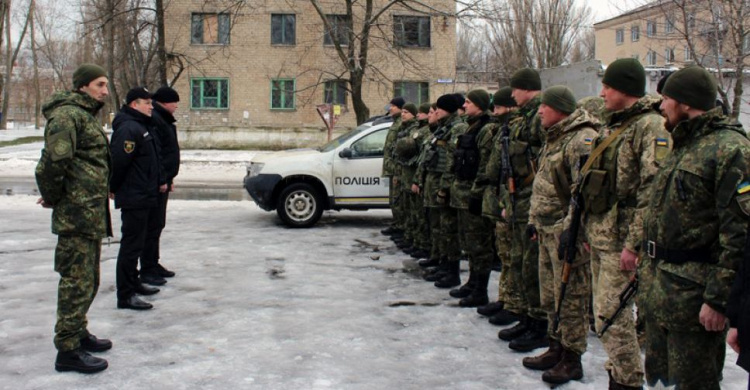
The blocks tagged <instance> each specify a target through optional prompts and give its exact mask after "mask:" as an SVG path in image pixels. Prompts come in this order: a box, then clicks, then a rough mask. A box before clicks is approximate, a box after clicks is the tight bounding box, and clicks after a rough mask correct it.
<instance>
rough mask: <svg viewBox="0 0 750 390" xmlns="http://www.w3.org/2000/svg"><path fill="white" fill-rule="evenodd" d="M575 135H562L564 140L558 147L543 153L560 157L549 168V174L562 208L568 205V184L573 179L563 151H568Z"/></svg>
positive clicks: (547, 145)
mask: <svg viewBox="0 0 750 390" xmlns="http://www.w3.org/2000/svg"><path fill="white" fill-rule="evenodd" d="M576 134H577V132H571V133H568V134H564V135H563V137H566V138H565V139H564V140H563V142H560V143H558V145H557V146H555V149H551V150H550V151H549V152H545V155H557V154H560V155H561V157H560V161H558V163H557V164H555V166H554V167H551V169H552V171H551V172H550V173H551V177H552V185H553V186H554V187H555V192H556V193H557V197H558V199H560V203H561V204H562V205H564V206H565V205H568V204H570V183H571V182H572V181H573V177H572V176H571V174H570V172H571V167H568V166H567V164H566V160H565V151H566V150H567V149H568V144H569V143H570V141H572V140H573V138H574V137H575V136H576ZM549 145H550V144H549V143H547V144H546V147H549Z"/></svg>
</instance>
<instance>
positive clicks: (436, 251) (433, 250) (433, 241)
mask: <svg viewBox="0 0 750 390" xmlns="http://www.w3.org/2000/svg"><path fill="white" fill-rule="evenodd" d="M427 210H428V211H427V217H428V221H427V222H428V223H429V225H430V226H429V228H430V246H429V249H430V258H432V259H439V258H440V257H441V256H442V255H443V253H441V252H440V239H439V238H440V218H441V215H442V213H443V209H442V208H441V207H427Z"/></svg>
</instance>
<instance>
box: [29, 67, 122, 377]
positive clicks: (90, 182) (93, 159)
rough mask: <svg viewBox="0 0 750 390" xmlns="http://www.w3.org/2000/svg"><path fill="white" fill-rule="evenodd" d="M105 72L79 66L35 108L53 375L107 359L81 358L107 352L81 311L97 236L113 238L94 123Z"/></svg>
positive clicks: (104, 146) (92, 367)
mask: <svg viewBox="0 0 750 390" xmlns="http://www.w3.org/2000/svg"><path fill="white" fill-rule="evenodd" d="M107 85H108V80H107V76H106V72H105V70H104V69H102V68H101V67H99V66H97V65H93V64H84V65H81V66H80V67H79V68H78V69H76V71H75V72H74V73H73V86H74V90H73V91H64V92H57V93H55V94H54V95H52V97H51V98H50V100H49V101H48V102H47V103H45V104H44V106H43V107H42V113H43V114H44V117H45V118H47V125H46V127H45V130H44V149H42V156H41V158H40V159H39V163H38V164H37V166H36V182H37V186H38V187H39V192H40V194H41V195H42V197H41V198H40V199H39V202H38V203H40V204H41V205H42V206H44V207H47V208H52V233H54V234H57V247H56V249H55V271H57V272H58V273H59V274H60V283H59V286H58V293H57V323H56V324H55V340H54V341H55V347H56V348H57V350H58V353H57V359H56V361H55V369H56V370H58V371H78V372H83V373H94V372H98V371H102V370H104V369H106V368H107V361H106V360H104V359H101V358H97V357H94V356H91V355H90V354H89V353H88V352H102V351H105V350H107V349H110V348H112V343H111V342H110V341H109V340H106V339H97V338H96V337H95V336H94V335H92V334H90V333H89V331H88V329H87V325H88V321H87V319H86V313H87V312H88V310H89V307H91V303H92V302H93V301H94V297H95V296H96V292H97V290H98V289H99V262H100V256H101V242H102V238H104V237H108V236H112V226H111V220H110V214H109V199H108V193H109V190H108V182H109V176H110V170H111V166H112V162H111V158H110V154H109V142H108V141H107V135H106V134H105V133H104V130H103V129H102V126H101V124H100V123H99V121H98V120H97V119H96V118H95V116H96V114H97V112H99V110H100V109H101V108H102V106H104V101H105V100H106V98H107V96H108V95H109V90H108V89H107Z"/></svg>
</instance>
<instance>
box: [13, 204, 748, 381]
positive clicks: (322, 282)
mask: <svg viewBox="0 0 750 390" xmlns="http://www.w3.org/2000/svg"><path fill="white" fill-rule="evenodd" d="M34 200H35V197H33V196H0V221H2V223H1V224H0V313H2V316H1V317H0V388H2V389H155V388H159V389H264V390H265V389H295V390H296V389H366V390H370V389H374V390H379V389H546V388H548V387H547V386H546V385H545V384H544V383H543V382H542V381H541V380H540V379H539V378H540V375H541V373H539V372H534V371H530V370H527V369H525V368H523V367H522V366H521V359H522V358H523V357H524V356H529V355H531V354H521V353H515V352H512V351H510V350H509V349H508V348H507V345H506V343H504V342H502V341H500V340H498V339H497V337H496V334H497V331H498V329H499V328H498V327H494V326H492V325H490V324H489V323H487V321H486V319H484V318H482V317H481V316H479V315H477V314H476V312H475V310H474V309H464V308H459V307H457V306H456V300H455V299H452V298H450V297H449V296H448V293H447V291H445V290H438V289H436V288H434V287H432V286H431V284H429V283H426V282H424V281H422V280H421V279H419V278H418V277H417V276H416V275H414V274H412V273H410V272H406V271H405V270H404V266H403V262H404V260H407V259H408V257H407V256H405V255H403V254H401V253H399V252H397V251H396V249H395V247H394V246H393V245H392V244H391V243H390V242H389V241H388V240H387V239H386V238H385V237H384V236H382V235H380V234H379V230H380V229H381V228H382V227H383V226H385V224H386V223H387V221H388V218H389V217H390V212H389V211H384V210H378V211H368V212H341V213H338V212H330V213H326V215H324V217H323V218H322V220H321V222H320V223H319V224H318V225H317V226H316V227H315V228H312V229H304V230H297V229H287V228H285V227H283V226H282V225H281V224H280V222H279V220H278V218H277V217H276V215H275V213H268V212H264V211H261V210H260V209H258V208H257V207H256V206H255V205H254V204H253V203H251V202H219V201H208V202H205V201H204V202H199V201H172V202H170V208H169V217H168V225H167V229H166V230H165V232H164V235H163V245H162V256H163V262H164V264H165V265H166V266H167V267H169V268H170V269H173V270H175V271H176V272H177V277H175V278H173V279H170V280H169V283H168V284H167V285H166V286H164V287H163V288H162V291H161V292H160V293H159V294H157V295H154V296H151V297H145V299H146V300H148V301H150V302H152V303H153V304H154V306H155V308H154V310H151V311H147V312H134V311H130V310H118V309H116V308H115V304H116V303H115V299H116V298H115V292H114V275H115V257H116V255H117V250H118V247H119V245H118V244H117V243H116V241H117V240H116V239H115V240H113V242H112V243H111V245H109V246H108V245H107V244H106V242H105V244H104V246H103V255H102V272H101V275H102V283H101V288H100V289H99V295H98V296H97V298H96V300H95V302H94V304H93V307H92V308H91V311H90V315H89V320H90V323H89V329H90V330H91V331H92V332H93V333H94V334H96V335H97V336H100V337H108V338H111V339H112V341H113V342H114V348H113V349H112V350H110V351H108V352H105V353H102V354H100V355H101V356H102V357H104V358H106V359H107V360H108V361H109V364H110V367H109V369H107V370H106V371H104V372H103V373H100V374H96V375H92V376H86V375H81V374H76V373H57V372H55V371H54V368H53V362H54V358H55V350H54V347H53V345H52V335H53V326H54V320H55V305H56V287H57V280H58V276H57V274H56V273H55V272H54V271H53V265H52V258H53V251H54V246H55V242H56V238H55V236H53V235H52V234H50V233H49V214H50V212H49V211H48V210H44V209H42V208H40V207H38V206H36V205H35V204H34ZM114 216H115V231H119V212H117V211H115V212H114ZM378 256H379V258H378ZM374 258H378V260H373V259H374ZM464 267H465V264H464ZM462 276H463V278H464V279H465V278H466V274H465V273H464V274H463V275H462ZM490 284H491V286H492V291H491V294H492V295H493V296H494V295H495V294H496V293H497V273H494V272H493V278H492V281H491V283H490ZM536 352H537V353H538V352H541V350H538V351H536ZM736 358H737V355H736V354H734V352H732V351H731V350H728V352H727V359H726V367H725V369H724V382H723V388H724V389H731V390H734V389H744V388H745V386H746V383H747V374H746V373H745V372H744V371H742V370H741V369H739V368H738V367H737V366H735V364H734V361H735V360H736ZM604 359H605V354H604V352H603V350H602V348H601V344H600V343H599V341H598V340H597V339H596V338H595V337H594V336H593V335H590V337H589V351H588V352H587V353H586V354H585V355H584V356H583V364H584V371H585V376H584V378H583V380H582V381H580V382H572V383H570V384H568V385H565V386H561V387H560V388H561V389H604V388H606V386H607V376H606V373H605V371H604V369H603V368H602V365H603V363H604Z"/></svg>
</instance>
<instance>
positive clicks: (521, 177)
mask: <svg viewBox="0 0 750 390" xmlns="http://www.w3.org/2000/svg"><path fill="white" fill-rule="evenodd" d="M541 103H542V100H541V97H540V96H539V95H537V96H536V97H534V98H533V99H531V100H530V101H528V102H526V104H524V105H523V107H521V108H519V109H518V113H517V114H516V115H514V117H513V119H512V120H511V122H510V161H511V165H512V166H513V178H514V179H515V182H516V194H515V207H511V201H510V194H509V193H508V192H507V189H508V188H507V182H505V181H504V183H503V184H504V185H505V186H506V188H505V189H506V192H505V193H504V196H505V201H504V203H505V205H506V207H505V215H506V218H507V219H508V220H509V221H510V220H515V223H520V224H526V222H527V221H528V219H529V208H530V207H531V189H532V183H533V180H534V175H535V172H534V171H535V169H536V167H537V160H538V158H539V152H540V151H541V149H542V147H543V146H544V131H543V130H542V124H541V122H540V120H539V116H538V115H537V111H539V105H540V104H541Z"/></svg>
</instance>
